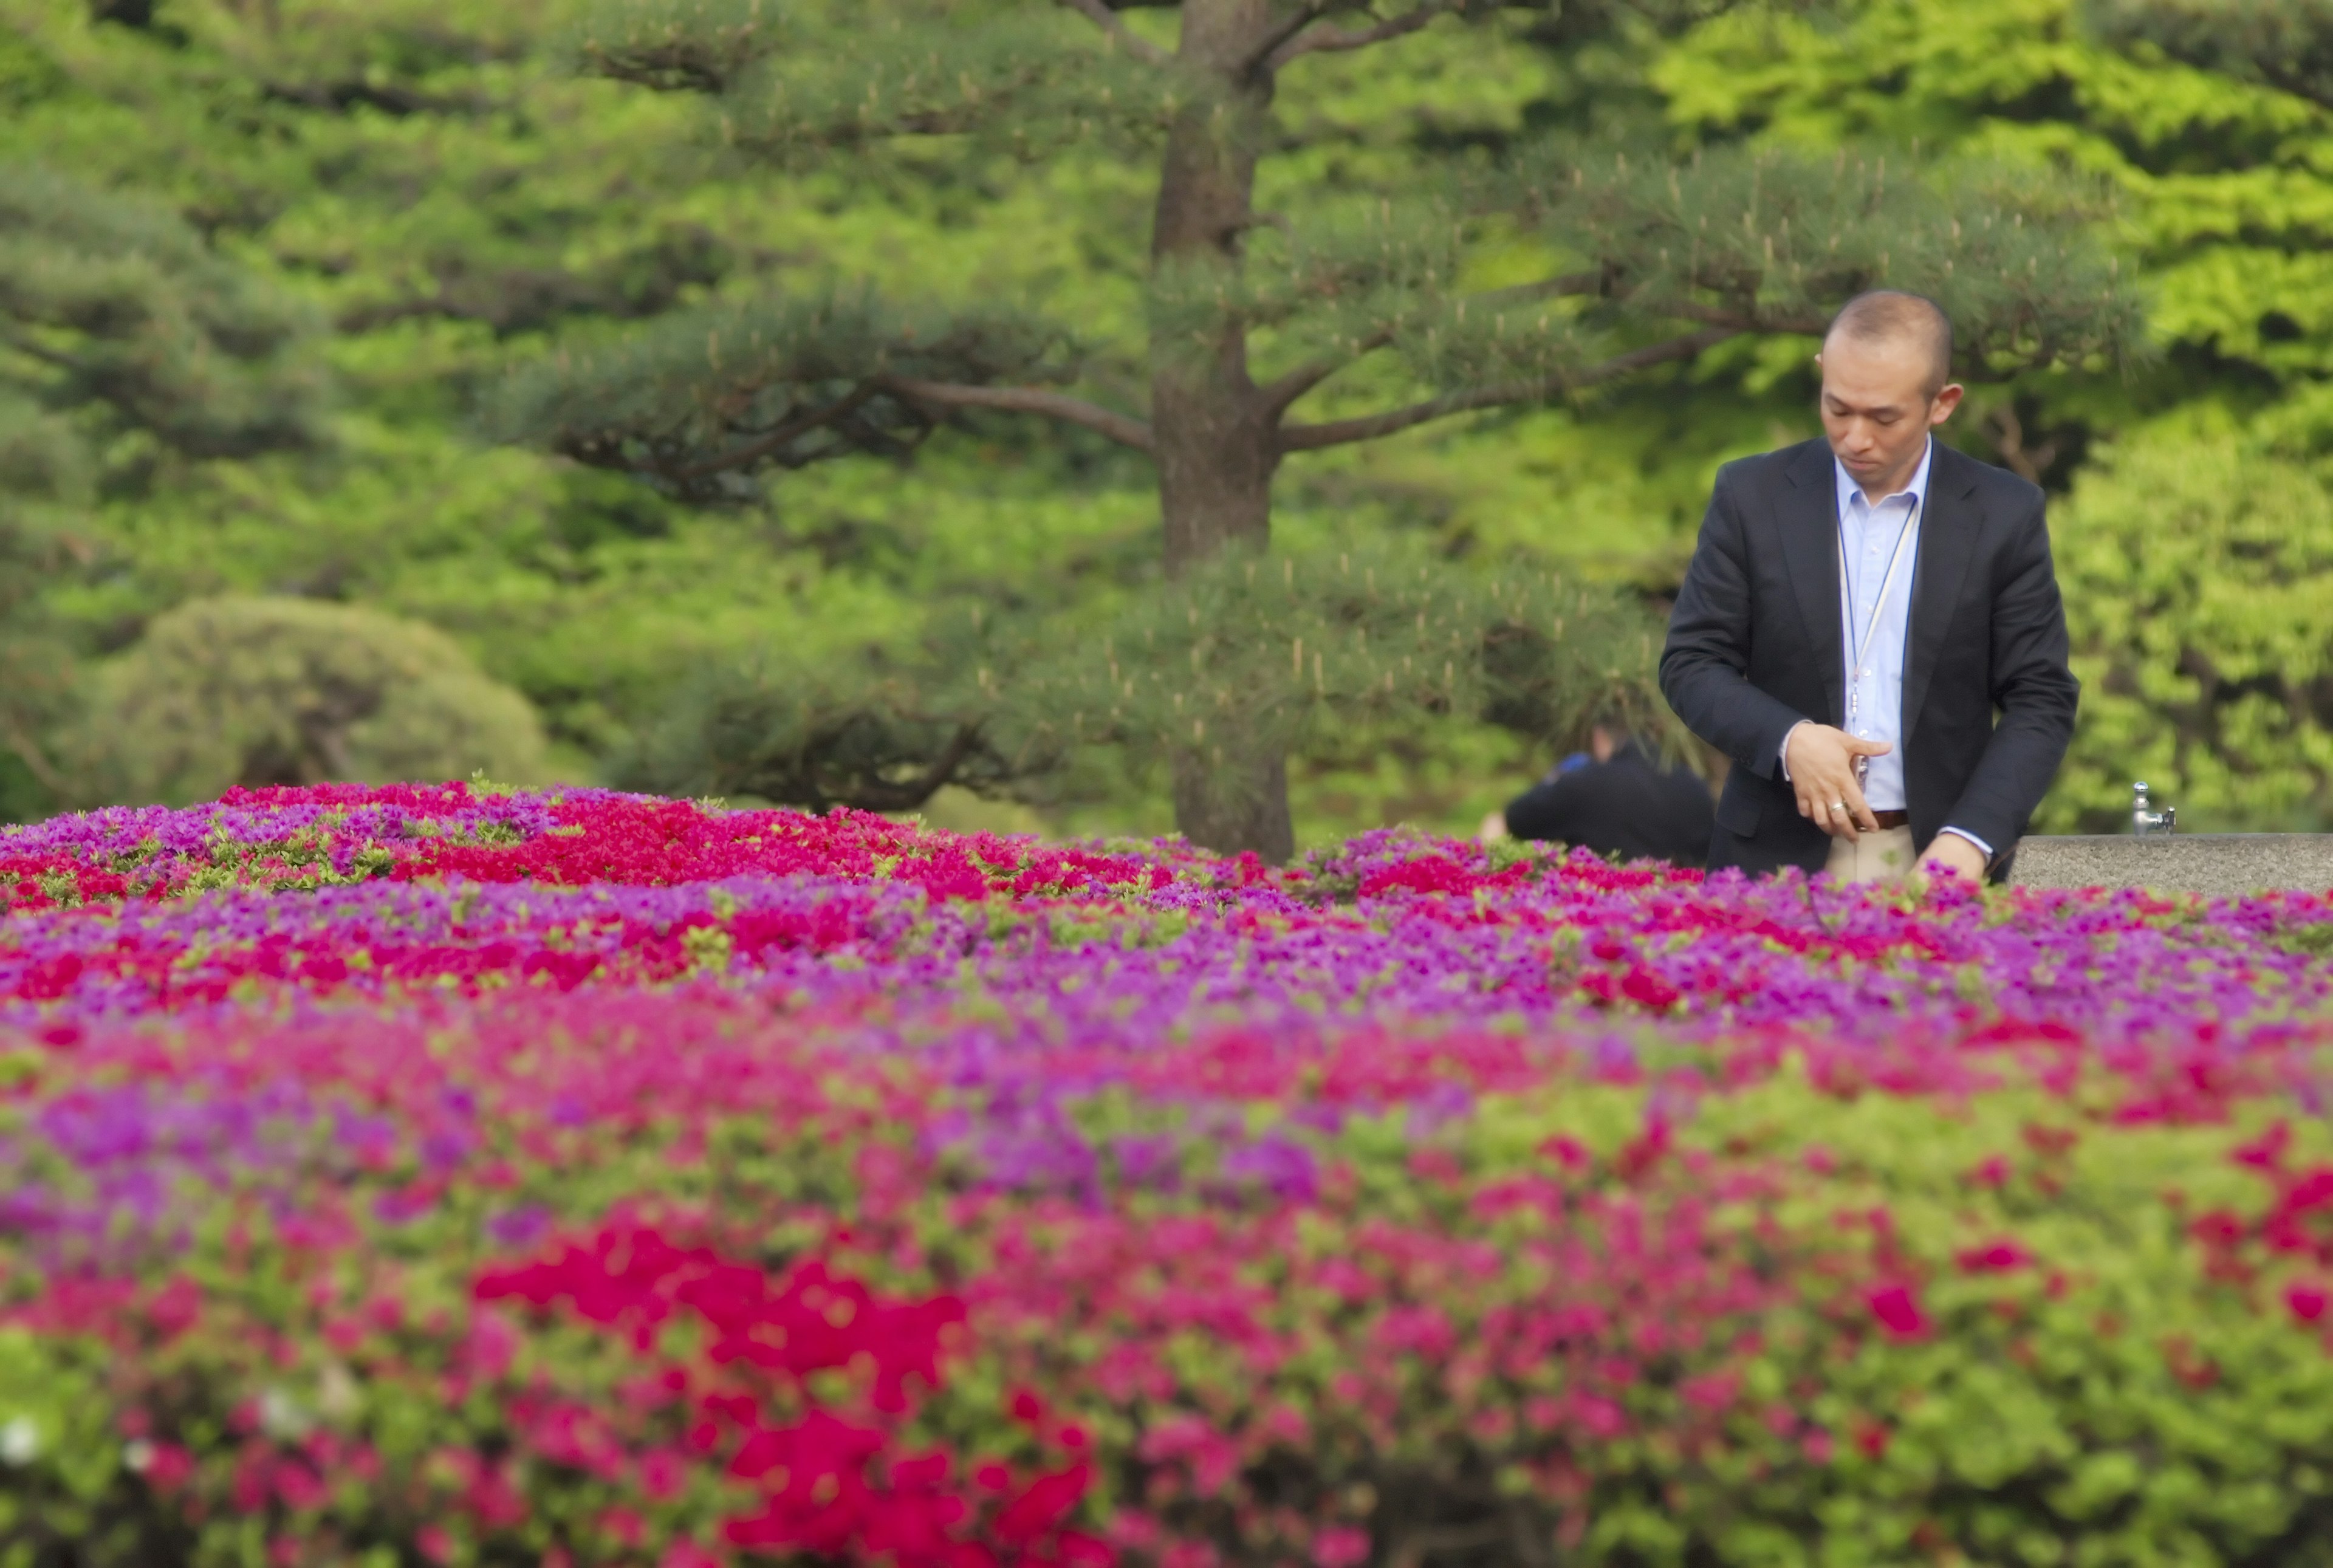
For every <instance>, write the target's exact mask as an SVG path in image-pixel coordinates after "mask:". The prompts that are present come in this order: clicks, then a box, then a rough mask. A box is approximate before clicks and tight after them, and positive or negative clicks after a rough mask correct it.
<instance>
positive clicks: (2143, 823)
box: [2130, 780, 2179, 839]
mask: <svg viewBox="0 0 2333 1568" xmlns="http://www.w3.org/2000/svg"><path fill="white" fill-rule="evenodd" d="M2178 817H2179V808H2178V807H2177V806H2165V807H2164V808H2163V809H2162V810H2161V811H2156V810H2155V805H2154V803H2153V802H2152V801H2150V800H2149V799H2148V798H2147V794H2146V782H2145V781H2144V780H2142V781H2140V782H2139V783H2137V784H2133V785H2131V786H2130V831H2131V832H2135V833H2136V834H2137V835H2138V836H2139V837H2140V838H2143V839H2146V838H2155V837H2158V836H2161V835H2163V834H2166V833H2169V832H2173V831H2174V828H2173V824H2174V823H2175V822H2177V820H2178Z"/></svg>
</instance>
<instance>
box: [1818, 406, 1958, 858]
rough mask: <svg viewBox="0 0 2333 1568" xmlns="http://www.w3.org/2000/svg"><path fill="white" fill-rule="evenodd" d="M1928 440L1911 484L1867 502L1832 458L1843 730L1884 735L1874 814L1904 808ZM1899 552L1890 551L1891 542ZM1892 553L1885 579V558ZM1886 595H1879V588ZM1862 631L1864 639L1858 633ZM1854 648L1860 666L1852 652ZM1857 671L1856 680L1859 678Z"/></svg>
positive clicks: (1871, 797) (1866, 795)
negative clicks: (1908, 676) (1907, 653)
mask: <svg viewBox="0 0 2333 1568" xmlns="http://www.w3.org/2000/svg"><path fill="white" fill-rule="evenodd" d="M1935 455H1936V447H1935V441H1934V440H1931V441H1930V442H1929V443H1928V449H1927V450H1926V451H1925V452H1924V453H1922V454H1921V455H1920V466H1919V467H1917V468H1915V469H1913V470H1912V479H1911V482H1910V483H1909V484H1907V485H1906V486H1904V488H1903V489H1901V490H1898V491H1896V493H1895V494H1894V495H1885V496H1882V497H1881V498H1880V499H1878V500H1877V501H1874V500H1872V499H1871V498H1870V497H1869V496H1867V495H1865V494H1864V493H1863V486H1860V485H1858V484H1857V483H1856V482H1855V477H1854V476H1852V475H1850V474H1849V473H1848V471H1847V466H1846V465H1845V464H1843V463H1841V462H1840V461H1839V459H1838V458H1836V457H1834V458H1832V459H1831V465H1830V467H1831V472H1832V474H1833V475H1834V476H1837V478H1838V480H1839V553H1840V565H1841V566H1842V567H1843V568H1845V570H1844V571H1843V572H1842V573H1841V582H1840V584H1839V587H1840V592H1839V599H1840V601H1841V603H1840V606H1839V611H1840V625H1841V630H1842V632H1843V636H1844V640H1843V641H1842V643H1841V645H1840V646H1841V647H1842V649H1844V650H1845V654H1846V659H1847V677H1848V680H1849V681H1851V682H1853V685H1852V686H1851V687H1850V688H1849V689H1848V693H1847V711H1848V722H1847V731H1848V734H1849V735H1852V736H1857V737H1858V738H1859V739H1863V740H1877V741H1885V742H1887V745H1888V746H1891V747H1893V748H1894V749H1893V750H1891V751H1889V752H1888V753H1887V755H1886V756H1875V757H1873V758H1872V759H1871V768H1870V771H1869V772H1868V773H1867V774H1865V775H1864V780H1863V799H1864V803H1866V804H1867V805H1868V806H1870V808H1871V809H1872V810H1873V811H1875V812H1900V811H1902V810H1903V809H1904V803H1905V801H1904V647H1905V642H1906V634H1907V633H1908V632H1909V630H1910V629H1911V624H1912V569H1913V563H1915V562H1916V561H1918V560H1919V558H1920V514H1921V513H1922V512H1924V511H1925V510H1926V503H1927V499H1928V465H1929V464H1930V463H1931V462H1933V461H1934V460H1935ZM1899 538H1900V539H1901V540H1902V552H1901V555H1900V558H1898V557H1897V540H1898V539H1899ZM1891 558H1896V575H1895V577H1894V578H1893V580H1890V579H1889V578H1888V575H1887V563H1888V562H1889V560H1890V559H1891ZM1882 592H1885V593H1886V594H1887V598H1886V599H1885V600H1882V599H1880V597H1879V596H1880V594H1881V593H1882ZM1866 630H1869V632H1870V634H1871V636H1870V640H1869V641H1868V642H1863V641H1861V640H1860V639H1861V638H1862V636H1863V633H1864V632H1865V631H1866ZM1858 648H1860V649H1862V651H1863V664H1862V666H1861V668H1860V669H1858V667H1857V665H1856V662H1855V656H1856V650H1857V649H1858ZM1858 677H1860V678H1858Z"/></svg>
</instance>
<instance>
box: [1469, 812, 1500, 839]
mask: <svg viewBox="0 0 2333 1568" xmlns="http://www.w3.org/2000/svg"><path fill="white" fill-rule="evenodd" d="M1474 836H1475V837H1476V838H1478V839H1480V840H1481V841H1482V842H1484V843H1486V844H1489V843H1496V842H1498V841H1499V840H1501V839H1503V838H1505V837H1506V836H1507V813H1504V812H1493V813H1491V814H1490V815H1489V816H1486V817H1484V818H1483V825H1482V827H1481V828H1480V829H1479V830H1478V831H1477V832H1475V834H1474Z"/></svg>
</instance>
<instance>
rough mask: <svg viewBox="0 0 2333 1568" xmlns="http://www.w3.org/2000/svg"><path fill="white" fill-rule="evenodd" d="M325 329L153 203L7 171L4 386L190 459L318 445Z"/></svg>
mask: <svg viewBox="0 0 2333 1568" xmlns="http://www.w3.org/2000/svg"><path fill="white" fill-rule="evenodd" d="M321 324H322V323H321V322H318V321H317V320H316V318H315V317H314V315H313V313H311V312H309V311H307V310H305V309H303V308H302V306H300V305H299V304H298V303H295V302H293V301H292V300H290V299H288V298H286V297H285V296H283V295H282V294H280V293H275V292H274V291H272V290H270V289H268V288H267V287H265V286H264V285H263V284H261V283H259V282H258V281H257V280H256V278H255V277H254V274H251V273H250V272H248V271H246V270H245V269H244V268H241V267H238V266H236V265H234V264H233V263H231V262H229V261H227V260H226V259H225V258H222V257H220V256H217V255H213V254H212V253H211V252H210V250H209V249H208V247H206V245H204V244H203V243H202V240H201V239H200V237H199V236H197V235H196V234H195V233H194V232H193V231H192V230H191V229H189V228H188V227H187V226H186V224H185V223H184V222H183V221H181V220H180V219H179V218H178V216H177V215H175V214H174V213H172V212H171V211H170V210H169V209H168V207H164V206H163V205H162V204H160V203H158V202H154V201H149V200H146V199H142V198H138V197H126V196H119V195H114V194H110V193H107V192H103V191H98V190H92V189H91V188H88V187H87V186H84V185H82V184H81V183H80V182H78V181H76V180H73V179H71V178H66V177H65V176H63V175H62V174H59V173H56V172H54V171H53V170H50V169H46V168H40V167H38V166H36V165H29V164H9V165H0V387H8V388H13V389H14V390H16V391H17V392H18V393H19V394H20V395H21V396H22V397H23V398H24V399H25V400H26V401H27V402H29V403H32V404H35V405H38V406H39V407H41V408H43V409H49V410H52V411H53V412H58V413H62V414H66V415H72V416H76V417H77V423H78V424H80V425H81V426H82V428H84V429H85V430H86V431H87V432H88V434H89V435H90V436H91V438H94V439H97V440H101V441H102V440H106V439H109V438H113V437H117V436H120V435H123V434H143V435H145V436H147V437H149V438H152V439H153V440H155V441H158V442H159V443H161V444H162V445H163V446H165V447H170V448H172V449H174V450H176V451H178V452H179V453H181V454H183V455H185V456H187V457H198V458H199V457H247V456H250V455H252V454H254V453H256V452H264V451H268V450H272V449H275V448H280V447H298V446H306V445H312V444H315V443H316V442H317V441H319V440H320V439H321V429H320V427H319V425H318V423H317V418H318V415H319V414H320V413H321V411H322V407H321V404H322V394H323V390H324V382H323V378H322V367H321V366H320V364H319V363H318V362H317V361H316V359H315V357H314V355H313V354H312V344H313V341H314V335H315V333H316V331H317V329H318V328H319V327H320V326H321Z"/></svg>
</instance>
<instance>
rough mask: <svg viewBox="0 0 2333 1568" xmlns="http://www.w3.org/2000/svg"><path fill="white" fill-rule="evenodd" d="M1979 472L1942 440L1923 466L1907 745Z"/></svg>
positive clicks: (1965, 539) (1961, 558)
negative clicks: (1924, 501)
mask: <svg viewBox="0 0 2333 1568" xmlns="http://www.w3.org/2000/svg"><path fill="white" fill-rule="evenodd" d="M1978 477H1979V476H1978V475H1977V473H1976V472H1975V465H1974V464H1973V462H1972V461H1971V460H1970V459H1968V458H1966V457H1962V456H1961V455H1960V454H1959V453H1958V452H1955V451H1954V450H1953V449H1952V448H1951V447H1947V446H1945V445H1944V443H1943V442H1942V441H1939V442H1937V443H1936V447H1935V459H1934V460H1933V461H1932V462H1931V463H1930V464H1929V467H1928V504H1927V505H1926V507H1925V508H1924V510H1923V512H1922V515H1921V517H1920V552H1919V559H1918V560H1917V561H1915V563H1913V571H1912V616H1911V620H1910V622H1909V624H1908V625H1907V626H1906V629H1905V634H1904V640H1905V642H1906V648H1905V649H1904V727H1903V736H1904V740H1905V744H1906V746H1909V745H1910V743H1911V739H1912V732H1913V728H1914V726H1915V725H1916V724H1917V723H1918V721H1919V717H1920V704H1921V702H1922V701H1923V700H1924V699H1925V697H1927V695H1928V678H1929V677H1930V676H1932V675H1934V674H1935V672H1936V658H1937V655H1938V654H1939V653H1940V652H1941V651H1942V650H1943V649H1944V633H1945V632H1946V631H1947V630H1950V629H1951V627H1952V622H1953V611H1954V609H1956V608H1957V607H1958V606H1959V604H1960V601H1961V587H1962V585H1963V583H1965V582H1967V581H1968V573H1969V563H1970V562H1971V561H1972V560H1973V559H1974V557H1975V552H1974V551H1973V550H1972V549H1970V547H1969V546H1970V543H1971V541H1972V539H1973V536H1974V534H1975V527H1976V519H1975V517H1974V516H1973V515H1972V511H1973V504H1972V503H1971V502H1970V500H1969V497H1970V496H1971V495H1974V494H1975V492H1976V484H1977V479H1978Z"/></svg>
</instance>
